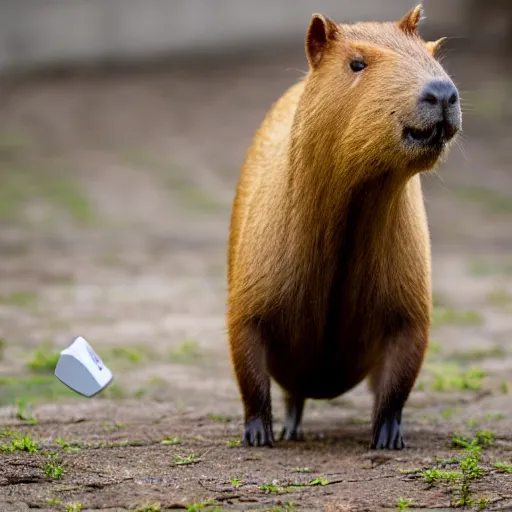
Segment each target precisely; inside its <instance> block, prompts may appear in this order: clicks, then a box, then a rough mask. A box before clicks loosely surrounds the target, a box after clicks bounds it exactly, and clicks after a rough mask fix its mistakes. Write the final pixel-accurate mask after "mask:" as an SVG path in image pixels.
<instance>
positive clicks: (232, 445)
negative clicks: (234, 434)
mask: <svg viewBox="0 0 512 512" xmlns="http://www.w3.org/2000/svg"><path fill="white" fill-rule="evenodd" d="M241 444H242V440H241V439H235V440H229V441H228V442H227V445H228V446H229V447H230V448H235V447H236V446H241Z"/></svg>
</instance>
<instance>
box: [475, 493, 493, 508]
mask: <svg viewBox="0 0 512 512" xmlns="http://www.w3.org/2000/svg"><path fill="white" fill-rule="evenodd" d="M489 503H490V502H489V498H486V497H485V496H481V497H480V498H478V501H477V502H476V505H477V507H478V510H485V509H486V508H487V507H488V506H489Z"/></svg>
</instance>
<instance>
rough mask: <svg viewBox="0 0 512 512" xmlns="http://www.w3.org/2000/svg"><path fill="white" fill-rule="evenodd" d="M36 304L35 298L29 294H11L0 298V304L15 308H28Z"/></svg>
mask: <svg viewBox="0 0 512 512" xmlns="http://www.w3.org/2000/svg"><path fill="white" fill-rule="evenodd" d="M36 303H37V297H36V295H34V294H33V293H30V292H13V293H10V294H8V295H1V296H0V304H5V305H6V306H13V307H16V308H30V307H32V306H34V305H35V304H36Z"/></svg>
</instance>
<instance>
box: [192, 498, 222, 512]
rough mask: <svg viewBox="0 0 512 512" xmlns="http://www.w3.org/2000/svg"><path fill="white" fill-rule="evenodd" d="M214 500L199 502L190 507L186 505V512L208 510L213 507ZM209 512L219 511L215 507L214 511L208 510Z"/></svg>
mask: <svg viewBox="0 0 512 512" xmlns="http://www.w3.org/2000/svg"><path fill="white" fill-rule="evenodd" d="M215 503H216V501H215V500H208V501H201V502H200V503H193V504H192V505H188V507H187V512H198V511H199V510H203V509H205V508H207V507H208V508H209V507H211V506H212V505H215ZM209 510H210V512H219V511H220V510H221V509H220V508H218V507H216V508H214V509H210V508H209Z"/></svg>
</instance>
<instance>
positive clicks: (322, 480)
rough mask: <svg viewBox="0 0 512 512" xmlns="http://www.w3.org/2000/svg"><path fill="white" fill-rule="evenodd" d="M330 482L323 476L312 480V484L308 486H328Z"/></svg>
mask: <svg viewBox="0 0 512 512" xmlns="http://www.w3.org/2000/svg"><path fill="white" fill-rule="evenodd" d="M329 483H330V482H329V480H327V478H325V477H323V476H321V477H318V478H314V479H313V480H311V482H309V483H308V485H311V486H314V485H328V484H329Z"/></svg>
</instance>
